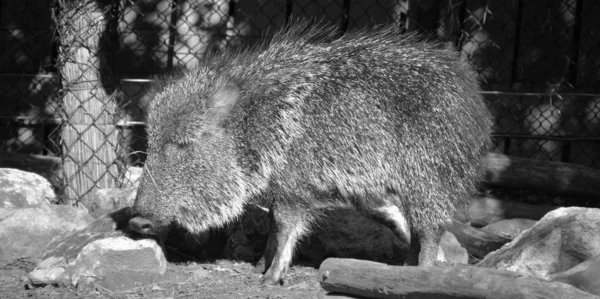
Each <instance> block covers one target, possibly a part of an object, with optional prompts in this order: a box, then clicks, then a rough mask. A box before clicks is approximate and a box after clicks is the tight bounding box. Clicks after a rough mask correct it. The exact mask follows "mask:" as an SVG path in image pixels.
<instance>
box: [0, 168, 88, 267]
mask: <svg viewBox="0 0 600 299" xmlns="http://www.w3.org/2000/svg"><path fill="white" fill-rule="evenodd" d="M55 201H56V195H55V193H54V191H53V190H52V186H51V185H50V183H49V182H48V181H47V180H46V179H45V178H43V177H41V176H40V175H37V174H35V173H30V172H26V171H21V170H17V169H11V168H0V257H2V258H5V259H13V258H18V257H34V258H36V257H39V256H41V254H42V253H43V252H44V250H45V248H46V245H47V244H48V243H49V242H50V240H52V239H53V238H54V237H56V236H58V235H61V234H63V233H66V232H71V231H74V230H77V229H81V228H84V227H86V226H87V225H88V224H90V223H91V222H92V221H93V218H92V217H91V216H90V215H88V214H87V213H86V212H84V211H82V210H80V209H77V208H74V207H70V206H64V205H51V203H52V202H55Z"/></svg>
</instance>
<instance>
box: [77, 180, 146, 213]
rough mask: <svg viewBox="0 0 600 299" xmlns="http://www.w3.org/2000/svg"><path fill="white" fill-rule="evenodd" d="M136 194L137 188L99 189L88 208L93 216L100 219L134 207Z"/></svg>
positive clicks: (94, 193) (93, 195)
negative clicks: (114, 212) (119, 210)
mask: <svg viewBox="0 0 600 299" xmlns="http://www.w3.org/2000/svg"><path fill="white" fill-rule="evenodd" d="M136 194H137V187H128V188H124V189H119V188H104V189H97V190H95V191H94V192H93V194H92V198H91V200H89V202H90V204H88V205H89V206H88V207H87V208H88V210H89V212H90V214H91V215H92V216H94V217H98V216H100V215H105V214H107V213H110V212H112V211H115V210H117V209H121V208H124V207H129V206H132V205H133V202H134V201H135V196H136Z"/></svg>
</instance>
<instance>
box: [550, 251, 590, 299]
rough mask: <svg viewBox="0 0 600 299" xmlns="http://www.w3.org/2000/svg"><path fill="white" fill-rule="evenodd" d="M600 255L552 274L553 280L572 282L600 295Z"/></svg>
mask: <svg viewBox="0 0 600 299" xmlns="http://www.w3.org/2000/svg"><path fill="white" fill-rule="evenodd" d="M599 278H600V255H596V256H595V257H593V258H591V259H589V260H587V261H585V262H583V263H580V264H578V265H577V266H575V267H573V268H571V269H569V270H567V271H564V272H561V273H557V274H552V275H550V280H551V281H556V282H562V283H567V284H570V285H572V286H574V287H576V288H578V289H580V290H583V291H586V292H588V293H592V294H595V295H599V296H600V279H599Z"/></svg>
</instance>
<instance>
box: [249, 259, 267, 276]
mask: <svg viewBox="0 0 600 299" xmlns="http://www.w3.org/2000/svg"><path fill="white" fill-rule="evenodd" d="M252 272H254V273H258V274H263V273H265V272H267V269H265V258H264V257H261V258H260V260H259V261H258V262H257V263H256V265H255V266H254V269H252Z"/></svg>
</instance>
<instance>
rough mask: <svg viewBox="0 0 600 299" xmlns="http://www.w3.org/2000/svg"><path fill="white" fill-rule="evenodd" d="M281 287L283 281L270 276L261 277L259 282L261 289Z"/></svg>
mask: <svg viewBox="0 0 600 299" xmlns="http://www.w3.org/2000/svg"><path fill="white" fill-rule="evenodd" d="M281 285H283V280H281V279H275V278H273V277H271V276H263V277H262V279H261V280H260V286H262V287H275V286H281Z"/></svg>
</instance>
